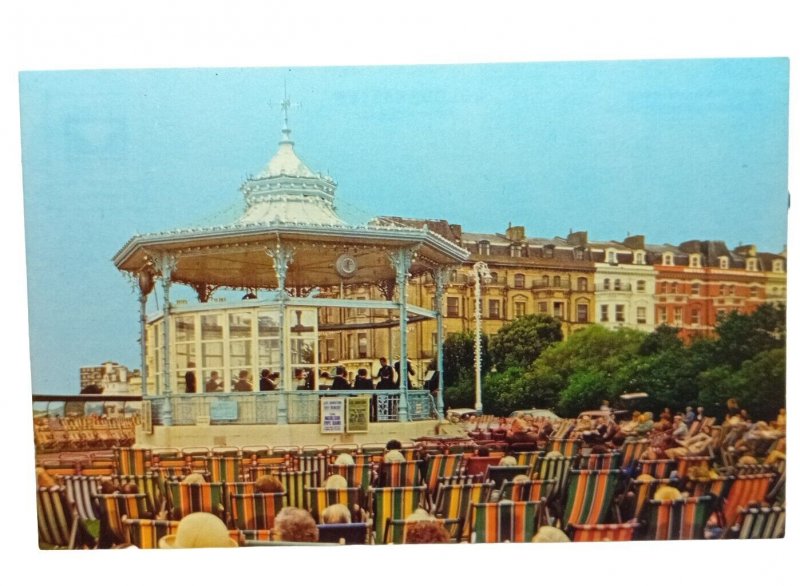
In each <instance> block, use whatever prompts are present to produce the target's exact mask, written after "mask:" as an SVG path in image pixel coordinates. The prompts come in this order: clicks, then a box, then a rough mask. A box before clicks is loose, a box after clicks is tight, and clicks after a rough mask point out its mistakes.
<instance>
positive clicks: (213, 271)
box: [113, 101, 469, 288]
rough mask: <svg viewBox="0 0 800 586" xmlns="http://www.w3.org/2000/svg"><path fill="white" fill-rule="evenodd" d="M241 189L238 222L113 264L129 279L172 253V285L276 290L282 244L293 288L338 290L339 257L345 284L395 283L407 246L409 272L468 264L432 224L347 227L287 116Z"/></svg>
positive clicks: (137, 244) (150, 239)
mask: <svg viewBox="0 0 800 586" xmlns="http://www.w3.org/2000/svg"><path fill="white" fill-rule="evenodd" d="M286 104H287V102H286V101H285V102H284V105H286ZM286 110H287V108H284V111H285V112H286ZM241 191H242V193H243V195H244V200H245V211H244V213H243V214H242V216H241V217H240V218H239V219H237V220H235V221H234V222H232V223H230V224H224V225H218V226H208V227H200V228H198V227H193V228H182V229H175V230H169V231H165V232H157V233H151V234H143V235H136V236H133V237H132V238H131V239H129V240H128V242H127V243H126V244H125V245H124V246H123V247H122V249H120V251H119V252H117V254H116V255H115V256H114V258H113V261H114V264H115V265H116V266H117V268H118V269H119V270H121V271H127V272H130V273H139V272H141V271H143V270H150V271H153V270H154V269H153V265H154V263H153V260H154V259H155V258H156V257H158V256H160V255H164V254H169V255H172V256H174V257H175V259H176V260H177V264H176V266H175V269H174V270H173V272H172V281H173V282H178V283H185V284H187V285H197V286H205V285H221V286H228V287H243V288H250V287H253V288H275V287H276V286H277V278H276V275H275V271H274V270H273V261H272V258H271V257H270V256H269V255H268V254H267V250H268V249H275V247H276V246H279V245H280V246H282V247H290V248H291V249H292V250H293V253H294V254H293V260H292V263H291V265H290V267H289V271H288V275H287V280H286V283H287V285H288V286H292V287H311V286H333V285H339V284H340V283H341V282H342V276H341V275H340V274H339V273H337V271H336V270H335V268H334V267H335V265H336V262H337V259H339V258H340V257H341V256H342V255H347V256H349V257H352V258H353V259H354V260H355V264H356V267H357V268H356V270H355V271H354V272H353V274H352V275H350V276H348V278H347V279H346V282H348V283H350V282H352V283H362V282H363V283H370V282H372V283H374V282H378V281H382V280H392V279H394V276H395V273H394V268H393V266H392V264H391V262H390V261H389V258H388V254H387V253H390V252H391V251H393V250H398V249H402V248H413V249H414V251H415V256H414V262H413V263H412V265H411V273H412V274H413V273H420V272H424V271H426V270H429V269H431V268H434V267H436V266H441V265H457V264H461V263H462V262H464V261H466V260H467V259H468V258H469V252H468V251H466V250H464V249H463V248H461V247H460V246H458V245H457V244H455V243H453V242H451V241H449V240H447V239H446V238H444V237H442V236H440V235H439V234H437V233H435V232H434V231H432V230H430V229H429V228H428V227H427V226H423V227H421V228H420V227H410V226H402V225H400V226H391V225H385V224H383V223H378V222H371V223H369V224H367V225H350V224H348V223H347V222H345V221H344V220H343V219H342V218H340V217H339V216H338V215H337V213H336V207H335V205H334V200H335V191H336V182H335V181H334V180H333V179H332V178H330V177H327V176H325V175H323V174H321V173H316V172H314V171H312V170H311V168H310V167H309V166H308V165H306V164H305V163H304V162H303V161H302V159H300V157H299V156H298V155H297V153H296V152H295V150H294V142H293V141H292V139H291V131H290V130H289V125H288V119H287V117H286V116H285V117H284V127H283V130H282V138H281V140H280V142H279V143H278V151H277V152H276V153H275V155H274V156H273V157H272V159H271V160H270V161H269V162H268V163H267V165H266V166H265V167H264V169H263V170H262V171H261V172H260V173H258V174H257V175H255V176H253V177H249V178H248V179H247V180H246V181H245V183H244V184H243V185H242V187H241Z"/></svg>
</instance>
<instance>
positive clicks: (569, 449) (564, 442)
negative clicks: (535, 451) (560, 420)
mask: <svg viewBox="0 0 800 586" xmlns="http://www.w3.org/2000/svg"><path fill="white" fill-rule="evenodd" d="M582 445H583V440H582V439H551V440H549V441H548V442H547V448H546V449H545V452H547V453H548V454H549V453H550V452H561V453H562V454H564V456H566V457H567V458H571V457H572V456H577V455H578V453H579V452H580V451H581V446H582Z"/></svg>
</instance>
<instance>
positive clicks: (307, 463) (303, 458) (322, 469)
mask: <svg viewBox="0 0 800 586" xmlns="http://www.w3.org/2000/svg"><path fill="white" fill-rule="evenodd" d="M327 464H328V463H327V461H326V459H325V455H324V454H315V455H293V456H292V457H291V460H290V462H289V467H290V468H291V469H292V470H296V471H298V472H305V471H308V472H311V473H312V474H313V475H314V476H315V480H314V486H320V485H321V484H322V480H323V479H325V478H327V477H328V474H327Z"/></svg>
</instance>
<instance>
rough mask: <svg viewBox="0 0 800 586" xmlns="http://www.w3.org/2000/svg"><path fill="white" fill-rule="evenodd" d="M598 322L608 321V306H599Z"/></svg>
mask: <svg viewBox="0 0 800 586" xmlns="http://www.w3.org/2000/svg"><path fill="white" fill-rule="evenodd" d="M600 321H608V305H601V306H600Z"/></svg>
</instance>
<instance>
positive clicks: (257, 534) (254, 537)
mask: <svg viewBox="0 0 800 586" xmlns="http://www.w3.org/2000/svg"><path fill="white" fill-rule="evenodd" d="M239 533H240V534H241V536H242V539H243V541H240V542H239V545H240V546H244V545H247V542H248V541H273V540H274V539H275V532H274V531H273V530H272V529H239Z"/></svg>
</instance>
